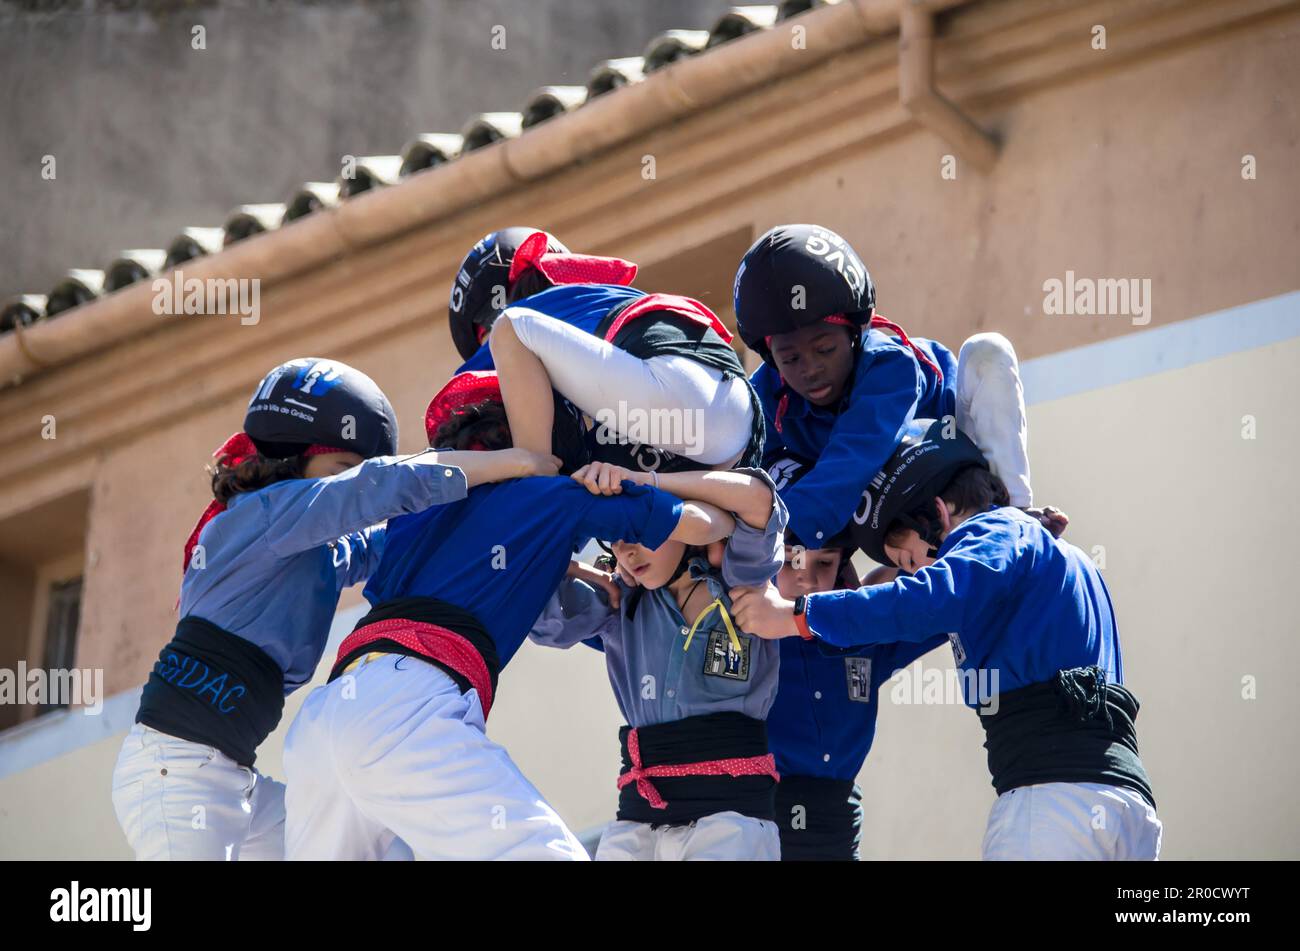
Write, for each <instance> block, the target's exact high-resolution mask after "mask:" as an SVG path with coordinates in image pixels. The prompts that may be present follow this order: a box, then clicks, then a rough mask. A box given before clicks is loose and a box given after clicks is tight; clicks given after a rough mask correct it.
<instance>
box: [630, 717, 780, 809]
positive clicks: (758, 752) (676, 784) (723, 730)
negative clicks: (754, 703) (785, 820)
mask: <svg viewBox="0 0 1300 951" xmlns="http://www.w3.org/2000/svg"><path fill="white" fill-rule="evenodd" d="M630 731H631V727H627V726H624V727H621V728H620V729H619V731H618V740H619V744H620V746H621V747H622V755H623V768H622V770H621V771H620V775H622V773H626V772H628V771H629V770H630V769H631V768H632V758H631V756H630V754H629V753H628V746H627V738H628V734H629V732H630ZM637 737H638V739H639V740H640V745H641V765H642V766H674V765H681V764H685V763H699V762H703V761H705V760H718V759H732V758H743V757H750V756H766V755H767V754H768V746H767V724H766V723H764V722H763V721H762V720H755V719H754V718H753V717H747V716H745V715H744V714H743V713H735V712H730V713H707V714H703V715H701V716H695V717H686V718H685V719H683V720H674V721H673V722H671V723H659V724H655V725H654V726H643V727H640V728H639V729H638V730H637ZM650 782H651V783H653V784H654V786H655V788H656V789H658V790H659V794H660V795H661V796H663V798H664V799H665V800H666V801H667V803H668V808H667V809H655V808H654V807H653V806H651V805H650V804H649V803H648V802H647V801H646V800H645V799H644V798H642V796H641V794H640V793H639V792H638V791H637V787H636V783H634V782H632V783H628V784H627V785H626V786H624V787H623V788H622V789H621V790H619V796H618V818H619V819H626V820H629V821H631V822H645V823H649V824H651V825H656V826H659V825H683V824H685V823H688V822H694V821H696V820H697V819H702V818H704V817H705V816H711V815H714V814H716V813H719V812H738V813H740V814H741V815H743V816H751V817H753V818H755V819H767V820H768V821H774V820H775V816H776V813H775V806H774V802H773V792H774V790H775V787H776V782H775V780H773V779H772V777H771V776H665V777H658V776H656V777H653V778H652V779H651V780H650Z"/></svg>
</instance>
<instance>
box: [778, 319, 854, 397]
mask: <svg viewBox="0 0 1300 951" xmlns="http://www.w3.org/2000/svg"><path fill="white" fill-rule="evenodd" d="M771 346H772V359H773V360H774V361H775V362H776V368H777V370H779V371H780V373H781V377H782V379H784V380H785V382H786V383H787V384H789V386H790V388H791V389H792V390H794V391H795V392H796V393H798V394H799V395H800V396H802V397H803V398H804V399H806V400H807V401H808V402H810V403H813V404H815V405H817V406H834V405H835V404H836V403H837V402H838V401H839V399H840V397H841V396H842V395H843V394H844V388H845V387H846V386H847V385H848V382H849V374H850V373H851V372H852V371H853V331H852V330H851V329H850V328H848V327H841V326H839V325H838V324H828V323H826V322H825V321H822V322H820V323H816V324H813V325H812V326H811V327H801V328H799V329H798V330H793V331H791V332H790V333H786V334H773V335H772V345H771Z"/></svg>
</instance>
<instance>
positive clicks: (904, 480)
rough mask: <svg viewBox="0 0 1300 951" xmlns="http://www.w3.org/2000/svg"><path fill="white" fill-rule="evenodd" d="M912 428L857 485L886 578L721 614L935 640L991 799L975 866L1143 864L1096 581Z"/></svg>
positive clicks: (818, 629) (1106, 621)
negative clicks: (947, 663) (948, 656)
mask: <svg viewBox="0 0 1300 951" xmlns="http://www.w3.org/2000/svg"><path fill="white" fill-rule="evenodd" d="M927 423H928V421H923V422H921V423H920V424H919V425H918V426H917V427H916V429H914V430H913V431H911V432H909V433H908V435H907V437H906V438H905V439H904V440H903V442H902V443H901V445H900V446H899V448H898V449H897V451H896V452H895V453H894V454H893V455H892V456H891V457H890V459H889V460H888V463H887V464H886V466H885V468H884V469H882V471H881V472H880V473H878V474H877V476H876V478H875V479H873V480H872V482H871V485H870V491H871V493H872V496H871V503H870V505H869V507H868V508H867V510H866V512H865V513H864V515H863V517H862V519H861V521H860V523H855V525H856V526H857V534H856V536H855V539H856V540H857V542H858V543H859V544H860V545H861V546H862V547H863V549H864V550H865V551H866V552H867V553H868V554H869V555H871V556H872V557H874V558H876V559H877V560H878V561H880V562H881V563H883V564H892V565H894V566H896V567H897V568H898V569H899V570H900V572H901V574H900V576H899V577H898V578H897V579H895V580H894V581H892V582H890V583H887V584H878V585H871V586H867V587H863V588H859V589H858V590H856V591H831V592H826V593H821V594H812V595H808V596H806V597H800V598H797V599H795V600H794V601H793V602H791V601H789V600H787V599H785V598H783V597H782V596H781V595H780V594H779V593H778V592H776V591H775V590H774V589H771V588H768V589H766V590H765V589H761V588H749V589H745V590H739V589H738V590H737V591H735V592H733V601H734V603H735V605H736V610H735V614H736V617H737V618H738V619H740V620H741V622H742V623H743V624H745V626H746V628H747V629H749V630H752V631H753V632H754V633H756V634H758V635H760V636H762V637H791V636H800V637H803V638H805V639H807V640H813V639H816V640H819V641H822V642H825V643H827V644H832V645H835V646H840V647H850V646H858V645H868V644H883V643H890V642H912V643H920V642H923V641H924V640H926V639H929V638H933V637H934V636H935V635H937V634H941V633H948V634H950V636H951V640H952V644H953V653H954V656H955V658H956V660H957V665H958V668H959V669H960V670H961V671H962V672H963V674H964V691H965V699H966V702H967V704H968V705H970V706H971V707H973V708H975V709H977V710H978V711H979V712H980V722H981V725H982V726H983V727H984V730H985V734H986V742H985V747H986V748H987V750H988V762H989V771H990V773H991V774H992V777H993V785H994V788H995V789H996V790H997V792H998V794H999V795H998V800H997V802H996V803H995V804H994V806H993V810H992V813H991V814H990V817H989V824H988V830H987V832H986V834H985V839H984V857H985V858H986V859H1004V858H1020V859H1155V858H1156V857H1157V856H1158V854H1159V850H1160V835H1161V824H1160V820H1159V819H1158V818H1157V816H1156V811H1155V797H1154V795H1153V793H1152V791H1151V784H1150V781H1149V780H1148V778H1147V774H1146V770H1145V768H1144V767H1143V765H1142V761H1141V759H1140V758H1139V755H1138V747H1137V733H1136V727H1135V721H1136V718H1137V713H1138V703H1137V700H1136V698H1135V697H1134V696H1133V694H1132V693H1131V692H1129V690H1128V689H1127V688H1126V687H1124V686H1123V682H1124V669H1123V661H1122V658H1121V654H1120V646H1119V634H1118V630H1117V626H1116V623H1115V615H1114V609H1113V606H1112V604H1111V600H1110V594H1109V592H1108V591H1107V590H1106V585H1105V583H1104V582H1103V581H1102V578H1101V573H1100V572H1099V571H1098V570H1097V567H1096V565H1094V564H1093V563H1092V561H1091V560H1090V559H1089V558H1088V557H1087V556H1086V555H1085V554H1084V553H1083V552H1082V551H1080V550H1079V549H1077V548H1075V547H1074V546H1072V545H1069V544H1066V543H1065V542H1062V541H1060V540H1058V539H1056V538H1053V537H1052V534H1051V533H1050V532H1049V531H1048V530H1047V529H1045V528H1044V527H1043V525H1042V524H1041V523H1040V522H1039V521H1038V520H1037V519H1036V518H1034V517H1033V516H1030V515H1027V514H1025V513H1024V512H1021V511H1020V510H1019V509H1017V508H1014V507H1012V506H1010V505H1008V504H1007V502H1008V498H1007V490H1006V487H1005V486H1004V485H1002V483H1001V480H999V479H998V478H997V477H996V476H994V475H993V474H992V473H991V472H990V471H989V470H988V467H987V464H986V463H985V461H984V456H983V454H982V453H981V452H980V450H979V449H978V448H977V447H976V446H975V445H974V444H973V443H972V442H971V441H970V440H969V439H967V438H966V437H965V436H964V435H963V434H962V433H960V432H957V433H955V434H952V435H948V434H947V433H946V431H945V424H944V423H943V422H942V421H937V422H932V423H928V425H927ZM990 685H992V686H991V689H989V688H990Z"/></svg>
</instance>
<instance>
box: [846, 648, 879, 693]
mask: <svg viewBox="0 0 1300 951" xmlns="http://www.w3.org/2000/svg"><path fill="white" fill-rule="evenodd" d="M844 674H845V677H847V678H848V682H849V699H850V700H855V701H857V702H858V703H870V702H871V697H872V691H871V658H870V657H846V658H844Z"/></svg>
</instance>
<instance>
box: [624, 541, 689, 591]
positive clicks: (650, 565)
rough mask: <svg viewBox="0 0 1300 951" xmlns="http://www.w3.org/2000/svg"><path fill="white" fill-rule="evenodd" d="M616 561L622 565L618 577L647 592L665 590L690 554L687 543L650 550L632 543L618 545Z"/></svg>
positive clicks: (667, 542) (673, 542) (672, 543)
mask: <svg viewBox="0 0 1300 951" xmlns="http://www.w3.org/2000/svg"><path fill="white" fill-rule="evenodd" d="M611 547H612V548H613V549H614V558H615V560H617V561H618V573H619V574H620V575H622V576H623V580H624V581H625V582H627V583H628V584H630V585H638V584H639V585H640V586H641V587H643V588H650V589H652V590H653V589H655V588H662V587H663V586H664V585H666V584H667V583H668V582H669V581H671V580H672V579H673V573H674V572H676V571H677V566H678V565H679V564H680V563H681V560H682V555H683V553H685V551H686V543H685V542H678V541H666V542H664V543H663V544H662V545H660V546H659V547H658V548H646V547H645V545H633V544H631V543H629V542H614V544H613V545H612V546H611Z"/></svg>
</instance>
